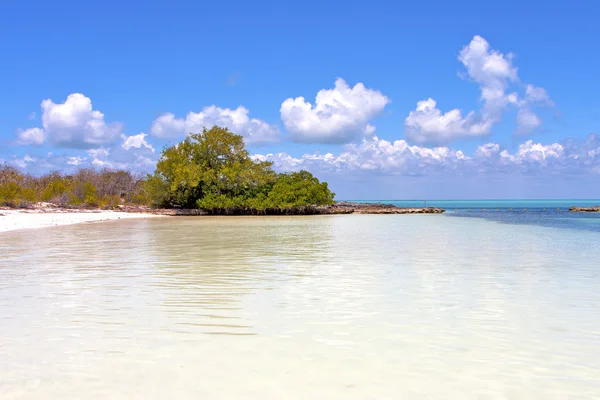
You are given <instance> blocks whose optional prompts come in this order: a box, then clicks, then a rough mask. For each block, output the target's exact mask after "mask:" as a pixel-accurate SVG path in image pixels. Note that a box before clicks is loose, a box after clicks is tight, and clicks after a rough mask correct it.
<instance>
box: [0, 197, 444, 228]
mask: <svg viewBox="0 0 600 400" xmlns="http://www.w3.org/2000/svg"><path fill="white" fill-rule="evenodd" d="M443 212H445V210H444V209H441V208H433V207H427V208H400V207H396V206H394V205H389V204H380V203H371V204H369V203H349V202H340V203H335V204H333V205H330V206H307V207H297V208H293V209H269V210H253V209H224V210H209V211H206V210H200V209H183V208H171V209H154V208H150V207H146V206H133V205H123V206H119V207H118V208H117V209H114V210H106V209H94V208H61V207H57V206H56V205H54V204H49V203H38V204H36V205H34V206H32V207H31V208H10V207H0V233H3V232H12V231H20V230H25V229H39V228H48V227H52V226H63V225H73V224H81V223H92V222H102V221H114V220H119V219H131V218H156V217H167V216H219V215H220V216H227V215H232V216H234V215H235V216H270V215H288V216H292V215H297V216H301V215H341V214H440V213H443Z"/></svg>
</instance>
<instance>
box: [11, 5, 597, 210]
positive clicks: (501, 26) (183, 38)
mask: <svg viewBox="0 0 600 400" xmlns="http://www.w3.org/2000/svg"><path fill="white" fill-rule="evenodd" d="M88 3H89V4H88ZM124 3H126V4H124ZM412 3H413V4H408V3H406V2H392V1H385V2H382V1H371V2H364V1H347V2H343V3H342V2H317V1H304V2H293V3H292V2H289V4H286V3H284V2H261V1H256V2H228V3H219V2H192V1H170V2H166V1H165V2H163V1H153V2H135V1H130V2H120V1H104V2H95V3H92V2H80V1H77V2H76V1H56V2H41V1H28V0H21V1H19V2H16V1H13V2H9V3H8V5H6V4H4V5H3V11H2V13H0V37H2V38H3V40H1V41H0V51H1V53H2V55H3V57H2V59H3V62H2V63H0V89H1V91H2V93H3V94H4V95H3V96H2V97H1V98H0V102H2V104H1V109H2V110H3V112H2V118H0V161H1V160H4V161H7V162H9V163H13V164H15V165H18V166H20V167H22V168H23V169H25V170H26V171H29V172H32V173H40V172H45V171H48V170H55V169H61V170H66V171H68V170H70V169H73V168H76V167H80V166H96V167H103V166H109V167H113V168H123V167H125V168H130V169H133V170H138V171H148V170H151V169H152V165H153V163H154V162H155V161H156V159H157V158H158V156H159V153H160V149H161V148H162V147H163V146H164V145H165V144H168V143H175V142H177V141H179V140H181V139H183V138H184V137H185V134H186V132H189V131H191V130H194V131H195V130H198V129H201V127H202V126H205V125H212V124H213V123H219V124H222V125H226V126H228V127H230V129H232V130H233V131H235V132H236V133H240V134H242V135H244V136H245V139H246V142H247V144H248V146H249V148H250V150H251V152H252V153H253V154H254V155H255V156H256V157H257V158H261V159H268V160H271V161H273V162H274V165H275V167H276V168H277V169H278V170H280V171H289V170H294V169H300V168H305V169H309V170H310V171H312V172H313V173H315V174H317V176H318V177H320V178H322V179H325V180H327V181H328V182H330V185H331V186H332V188H333V189H334V190H335V191H336V193H338V198H346V199H350V198H356V199H358V198H364V199H367V198H371V199H375V198H398V199H411V198H430V199H432V198H437V199H452V198H521V197H523V198H574V197H582V198H598V197H600V185H598V184H597V182H598V178H599V177H600V175H599V174H600V140H599V139H597V138H596V136H595V134H596V133H599V132H598V131H599V129H598V128H599V125H600V101H599V100H598V96H597V93H599V92H600V80H599V79H597V73H598V71H600V57H599V56H598V54H600V42H599V41H598V40H597V38H598V37H600V25H599V24H597V21H596V20H595V16H597V15H598V14H599V13H600V5H597V4H596V3H595V2H592V1H587V2H585V1H575V2H571V3H569V4H567V3H564V2H563V3H562V4H559V2H541V1H539V2H538V1H531V2H527V4H523V2H510V1H507V2H502V3H501V4H500V3H488V2H481V1H478V2H469V1H461V2H458V3H457V2H454V3H453V4H452V3H451V2H442V1H440V2H427V3H426V4H425V3H418V2H412Z"/></svg>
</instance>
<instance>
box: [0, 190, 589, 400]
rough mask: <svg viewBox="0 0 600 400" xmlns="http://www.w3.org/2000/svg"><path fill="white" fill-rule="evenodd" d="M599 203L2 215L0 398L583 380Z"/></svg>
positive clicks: (539, 395)
mask: <svg viewBox="0 0 600 400" xmlns="http://www.w3.org/2000/svg"><path fill="white" fill-rule="evenodd" d="M381 202H388V203H390V201H381ZM391 203H393V204H396V205H399V206H404V207H420V206H423V203H424V202H422V201H421V202H420V204H419V201H391ZM598 204H600V201H594V200H589V201H588V200H586V201H575V200H570V201H566V200H564V201H563V200H560V201H559V200H547V201H533V200H525V201H512V200H511V201H427V206H435V207H443V208H446V209H447V210H448V211H447V212H446V213H444V214H428V215H324V216H294V217H289V216H269V217H256V216H254V217H168V218H167V217H165V218H149V219H128V220H118V221H108V222H101V223H91V224H77V225H71V226H59V227H52V228H43V229H34V230H23V231H14V232H5V233H0V399H107V398H110V399H166V398H172V399H358V400H363V399H561V400H562V399H599V398H600V261H599V260H600V229H599V227H600V214H583V213H570V212H569V211H568V207H570V206H575V205H576V206H592V205H598Z"/></svg>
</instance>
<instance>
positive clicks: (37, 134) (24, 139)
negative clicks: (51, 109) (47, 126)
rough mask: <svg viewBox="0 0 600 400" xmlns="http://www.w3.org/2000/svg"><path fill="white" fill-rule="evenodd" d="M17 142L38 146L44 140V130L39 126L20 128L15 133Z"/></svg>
mask: <svg viewBox="0 0 600 400" xmlns="http://www.w3.org/2000/svg"><path fill="white" fill-rule="evenodd" d="M17 136H18V137H19V139H18V142H17V143H18V144H22V145H33V146H40V145H42V144H44V142H45V141H46V132H45V131H44V130H43V129H41V128H29V129H25V130H20V131H19V132H18V134H17Z"/></svg>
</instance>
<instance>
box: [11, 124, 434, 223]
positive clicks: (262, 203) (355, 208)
mask: <svg viewBox="0 0 600 400" xmlns="http://www.w3.org/2000/svg"><path fill="white" fill-rule="evenodd" d="M272 165H273V164H272V163H271V162H268V161H261V160H258V159H255V158H253V157H252V156H251V155H250V154H249V152H248V151H247V150H246V149H245V146H244V140H243V137H242V136H240V135H237V134H234V133H232V132H231V131H229V130H228V129H227V128H222V127H218V126H214V127H212V128H211V129H206V128H204V129H203V132H202V133H191V134H190V135H189V136H188V137H187V138H186V139H185V140H184V141H182V142H180V143H178V144H175V145H172V146H169V147H166V148H164V149H163V150H162V153H161V157H160V159H159V160H158V162H157V164H156V168H155V170H154V173H153V174H150V175H146V176H138V175H135V174H133V173H132V172H130V171H125V170H121V171H114V170H107V169H104V170H99V171H98V170H94V169H80V170H78V171H77V172H76V173H74V174H70V175H65V174H61V173H59V172H52V173H50V174H46V175H43V176H40V177H35V176H32V175H29V174H25V173H23V172H22V171H19V170H18V169H16V168H14V167H12V166H10V165H8V164H4V165H0V207H2V206H3V207H6V208H13V209H14V208H17V209H25V210H30V211H35V212H38V213H39V212H45V213H66V212H76V211H81V212H88V213H89V212H90V211H100V210H110V211H120V212H125V213H138V214H140V213H144V214H153V215H173V216H184V215H188V216H192V215H328V214H439V213H443V212H444V211H445V210H443V209H440V208H433V207H425V208H401V207H396V206H394V205H391V204H379V203H378V204H372V203H350V202H336V201H335V200H334V198H335V193H333V192H332V191H331V190H330V189H329V187H328V184H327V182H321V181H319V179H318V178H316V177H315V176H313V175H312V174H311V173H310V172H308V171H297V172H289V173H277V172H275V171H274V170H273V169H272Z"/></svg>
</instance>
